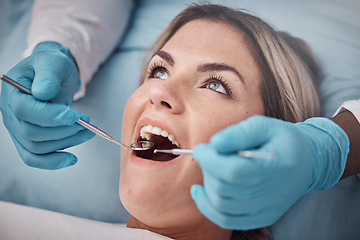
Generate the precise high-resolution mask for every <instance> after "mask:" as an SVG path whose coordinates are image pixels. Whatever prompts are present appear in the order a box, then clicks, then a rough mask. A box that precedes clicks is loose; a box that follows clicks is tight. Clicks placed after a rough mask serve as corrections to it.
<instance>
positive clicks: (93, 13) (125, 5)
mask: <svg viewBox="0 0 360 240" xmlns="http://www.w3.org/2000/svg"><path fill="white" fill-rule="evenodd" d="M132 7H133V1H132V0H101V1H99V0H61V1H48V0H36V1H35V3H34V5H33V12H32V19H31V24H30V27H29V30H28V38H27V49H26V50H25V52H24V57H27V56H29V55H30V54H31V52H32V51H33V49H34V48H35V47H36V45H38V44H39V43H40V42H43V41H54V42H58V43H60V44H62V45H64V46H67V47H69V48H70V51H71V54H72V55H73V57H74V58H75V60H76V63H77V65H78V68H79V72H80V78H81V81H82V87H81V89H80V90H79V92H78V93H77V97H81V96H83V95H84V94H85V87H86V84H87V83H88V82H89V81H90V79H91V78H92V76H93V74H94V73H95V71H96V70H97V69H98V67H99V65H100V64H101V63H102V62H104V61H105V60H106V58H107V57H108V56H109V55H110V53H111V52H112V51H113V49H114V48H115V47H116V44H117V43H118V41H119V40H120V38H121V36H122V34H123V33H124V31H125V29H126V27H127V24H128V21H129V19H130V15H131V11H132Z"/></svg>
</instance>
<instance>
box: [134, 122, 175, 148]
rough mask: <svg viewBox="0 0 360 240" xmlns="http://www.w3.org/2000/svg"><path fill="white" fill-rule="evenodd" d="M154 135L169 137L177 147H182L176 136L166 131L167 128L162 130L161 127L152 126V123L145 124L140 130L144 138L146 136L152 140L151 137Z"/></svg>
mask: <svg viewBox="0 0 360 240" xmlns="http://www.w3.org/2000/svg"><path fill="white" fill-rule="evenodd" d="M152 135H158V136H163V137H167V138H168V139H169V140H170V142H171V143H172V144H174V145H176V146H177V147H180V146H179V143H178V141H176V140H175V138H174V136H173V135H171V134H170V133H168V132H167V131H165V130H162V129H161V128H159V127H154V126H151V125H146V126H144V127H142V128H141V130H140V136H141V137H142V138H145V139H147V140H150V138H151V136H152Z"/></svg>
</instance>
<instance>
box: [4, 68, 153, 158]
mask: <svg viewBox="0 0 360 240" xmlns="http://www.w3.org/2000/svg"><path fill="white" fill-rule="evenodd" d="M0 79H1V80H3V81H5V82H7V83H8V84H10V85H12V86H13V87H16V88H17V89H19V90H20V91H22V92H24V93H27V94H29V95H32V93H31V91H30V90H29V89H27V88H26V87H24V86H23V85H21V84H19V83H17V82H15V81H14V80H12V79H11V78H9V77H7V76H5V75H1V76H0ZM77 123H78V124H80V125H81V126H83V127H84V128H87V129H89V130H90V131H92V132H93V133H95V134H97V135H98V136H100V137H102V138H104V139H106V140H108V141H110V142H113V143H115V144H117V145H119V146H121V147H124V148H127V149H131V150H135V151H141V150H149V149H150V148H152V147H153V146H154V143H152V142H150V141H138V142H135V143H132V144H131V145H130V146H127V145H125V144H124V143H122V142H119V141H118V140H116V139H114V138H113V137H111V136H110V135H109V134H107V133H106V132H104V131H103V130H101V129H99V128H97V127H95V126H94V125H92V124H90V123H88V122H85V121H84V120H82V119H79V120H78V121H77Z"/></svg>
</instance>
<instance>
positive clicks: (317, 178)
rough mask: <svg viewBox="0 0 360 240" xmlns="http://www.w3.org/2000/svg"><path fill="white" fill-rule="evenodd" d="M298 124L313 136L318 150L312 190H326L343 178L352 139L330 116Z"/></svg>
mask: <svg viewBox="0 0 360 240" xmlns="http://www.w3.org/2000/svg"><path fill="white" fill-rule="evenodd" d="M297 125H300V126H304V127H305V128H303V130H304V132H305V133H306V134H307V135H309V136H310V137H311V139H312V140H313V142H314V145H315V146H314V147H315V148H316V152H317V155H318V156H317V159H316V161H317V162H316V164H315V167H314V180H313V184H312V185H311V186H310V188H309V191H310V190H326V189H329V188H331V187H332V186H334V185H335V184H336V183H337V182H338V181H339V180H340V178H341V176H342V174H343V172H344V170H345V165H346V160H347V156H348V154H349V146H350V141H349V138H348V136H347V134H346V133H345V131H344V130H343V129H342V128H341V127H340V126H338V125H337V124H336V123H334V122H333V121H331V120H330V119H328V118H321V117H317V118H310V119H308V120H306V121H305V122H303V123H297Z"/></svg>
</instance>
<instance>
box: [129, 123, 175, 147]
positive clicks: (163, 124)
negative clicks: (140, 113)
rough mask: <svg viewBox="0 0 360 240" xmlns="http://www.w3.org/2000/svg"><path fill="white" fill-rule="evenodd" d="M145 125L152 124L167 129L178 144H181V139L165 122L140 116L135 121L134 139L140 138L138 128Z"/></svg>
mask: <svg viewBox="0 0 360 240" xmlns="http://www.w3.org/2000/svg"><path fill="white" fill-rule="evenodd" d="M146 125H152V126H154V127H159V128H161V129H162V130H165V131H167V132H168V133H169V134H171V135H172V136H173V137H174V138H175V139H176V141H177V142H178V143H179V145H180V146H182V144H181V140H180V139H179V138H178V136H177V134H176V133H175V132H174V131H173V130H172V129H171V128H170V127H169V126H168V125H167V124H166V123H164V122H163V121H161V120H157V119H154V118H142V119H141V120H140V121H139V122H138V123H137V125H136V128H135V133H136V135H135V137H136V138H135V141H136V140H139V139H140V130H141V128H142V127H144V126H146Z"/></svg>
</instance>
